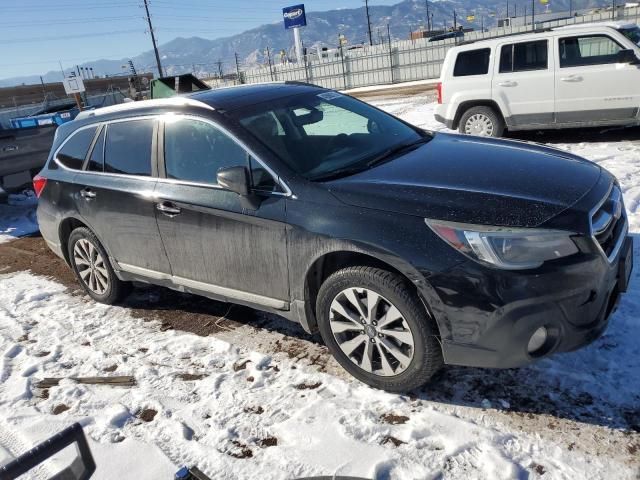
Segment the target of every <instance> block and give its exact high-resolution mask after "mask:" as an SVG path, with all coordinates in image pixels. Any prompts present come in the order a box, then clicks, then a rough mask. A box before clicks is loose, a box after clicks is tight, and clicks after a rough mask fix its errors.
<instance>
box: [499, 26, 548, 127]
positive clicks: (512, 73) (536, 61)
mask: <svg viewBox="0 0 640 480" xmlns="http://www.w3.org/2000/svg"><path fill="white" fill-rule="evenodd" d="M549 42H550V40H549V39H547V38H543V39H539V40H531V41H528V42H513V41H510V42H504V43H501V44H499V45H498V46H497V47H496V54H497V55H498V56H499V59H500V60H499V61H497V62H495V63H494V67H493V68H494V72H493V81H492V95H493V98H494V100H496V102H497V103H498V104H499V105H502V106H503V115H504V117H505V121H506V123H507V125H509V126H515V127H522V126H529V125H538V124H539V125H549V124H551V123H553V107H554V73H553V58H552V57H553V55H552V52H553V49H552V48H550V47H551V46H550V43H549Z"/></svg>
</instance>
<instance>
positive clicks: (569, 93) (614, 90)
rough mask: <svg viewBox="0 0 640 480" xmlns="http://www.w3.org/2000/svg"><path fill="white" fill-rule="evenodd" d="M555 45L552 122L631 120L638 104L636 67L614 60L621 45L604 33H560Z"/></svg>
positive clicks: (639, 70) (639, 80)
mask: <svg viewBox="0 0 640 480" xmlns="http://www.w3.org/2000/svg"><path fill="white" fill-rule="evenodd" d="M554 43H555V45H556V46H555V48H556V58H557V63H556V69H557V70H556V89H555V90H556V98H555V111H556V123H559V124H571V123H576V124H589V123H601V122H604V123H607V122H611V123H616V122H624V121H625V120H632V119H633V118H635V117H636V116H637V114H638V106H640V87H639V86H640V68H638V65H630V64H626V63H625V64H623V63H617V55H618V52H619V51H620V50H623V49H626V48H628V47H624V46H623V44H622V43H621V42H620V41H618V40H616V39H614V38H613V37H612V36H610V35H608V34H605V33H586V34H575V33H574V34H572V35H561V36H558V37H557V38H556V40H555V42H554Z"/></svg>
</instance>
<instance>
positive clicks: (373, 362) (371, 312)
mask: <svg viewBox="0 0 640 480" xmlns="http://www.w3.org/2000/svg"><path fill="white" fill-rule="evenodd" d="M329 327H330V328H331V332H332V333H333V337H334V338H335V340H336V342H337V343H338V346H339V347H340V350H342V352H343V353H344V354H345V355H346V356H347V357H348V358H349V359H350V360H351V361H352V362H353V363H354V364H356V365H357V366H358V367H360V368H361V369H363V370H364V371H366V372H367V373H371V374H374V375H380V376H385V377H388V376H393V375H398V374H400V373H402V372H403V371H404V370H406V369H407V367H408V366H409V364H410V363H411V360H412V359H413V355H414V352H415V347H414V338H413V333H412V332H411V329H410V328H409V324H408V323H407V322H406V320H405V319H404V317H403V316H402V314H401V313H400V311H399V310H398V309H397V308H396V307H395V306H394V305H393V304H392V303H391V302H390V301H389V300H387V299H386V298H384V297H383V296H382V295H380V294H378V293H376V292H374V291H373V290H370V289H367V288H347V289H345V290H343V291H341V292H340V293H338V295H336V296H335V298H334V299H333V301H332V302H331V307H330V311H329Z"/></svg>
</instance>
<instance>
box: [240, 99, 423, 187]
mask: <svg viewBox="0 0 640 480" xmlns="http://www.w3.org/2000/svg"><path fill="white" fill-rule="evenodd" d="M236 115H237V116H238V118H239V121H240V123H241V124H242V125H243V126H244V127H245V128H246V129H247V130H248V131H249V132H251V134H252V135H254V136H255V137H256V138H257V139H258V140H259V141H260V142H262V143H263V144H264V145H265V146H267V147H268V148H269V149H270V150H271V151H273V152H274V153H275V154H276V155H278V157H280V158H281V159H282V160H283V161H284V162H285V163H286V164H287V165H288V166H290V167H291V168H292V169H293V170H294V171H295V172H296V173H299V174H301V175H303V176H304V177H305V178H308V179H310V180H317V181H319V180H326V179H328V178H336V177H338V176H345V175H349V174H352V173H356V172H357V171H362V170H366V169H368V168H371V167H372V166H373V165H374V164H376V163H379V162H381V161H383V160H386V159H388V158H391V157H392V156H393V154H394V153H396V152H399V151H400V150H401V149H402V148H404V147H407V146H409V145H412V144H417V143H419V142H421V141H424V139H425V137H426V138H427V139H428V138H430V137H428V136H427V135H426V134H421V133H418V131H416V130H414V129H413V128H411V127H409V126H408V125H406V124H404V123H403V122H401V121H399V120H397V119H396V118H394V117H392V116H390V115H387V114H386V113H383V112H381V111H379V110H377V109H375V108H373V107H371V106H369V105H367V104H366V103H363V102H360V101H358V100H356V99H354V98H351V97H348V96H345V95H341V94H340V93H337V92H332V91H322V92H320V93H316V92H312V93H306V94H302V95H296V96H292V97H286V98H283V99H278V100H275V101H269V102H265V103H263V104H259V105H254V106H252V107H251V108H250V109H244V110H243V111H240V112H238V113H236Z"/></svg>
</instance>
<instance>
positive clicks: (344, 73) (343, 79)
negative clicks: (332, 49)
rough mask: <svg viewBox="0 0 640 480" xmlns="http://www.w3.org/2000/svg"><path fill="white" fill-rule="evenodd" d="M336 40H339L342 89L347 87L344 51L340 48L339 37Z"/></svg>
mask: <svg viewBox="0 0 640 480" xmlns="http://www.w3.org/2000/svg"><path fill="white" fill-rule="evenodd" d="M338 41H339V42H340V62H341V63H342V84H343V85H344V89H345V90H346V89H347V72H346V70H345V68H344V51H343V48H342V41H341V39H340V38H338Z"/></svg>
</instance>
